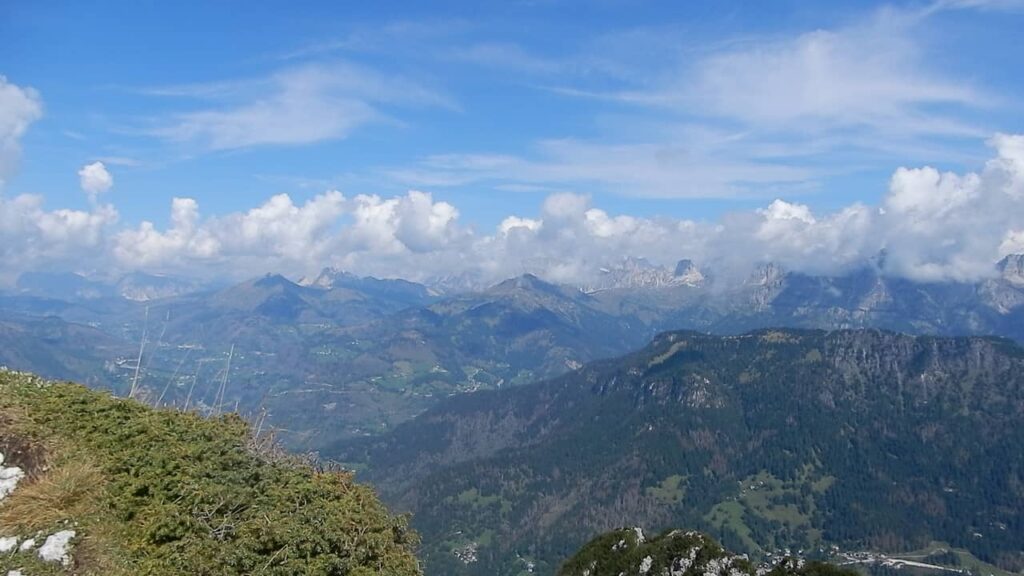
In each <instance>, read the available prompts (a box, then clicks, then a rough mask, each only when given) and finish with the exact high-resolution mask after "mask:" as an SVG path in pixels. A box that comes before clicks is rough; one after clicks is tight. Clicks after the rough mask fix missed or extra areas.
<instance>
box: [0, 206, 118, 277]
mask: <svg viewBox="0 0 1024 576" xmlns="http://www.w3.org/2000/svg"><path fill="white" fill-rule="evenodd" d="M117 219H118V214H117V210H115V209H114V207H113V206H110V205H105V206H94V207H93V209H92V210H91V211H88V212H87V211H81V210H66V209H59V210H52V211H48V210H46V209H44V208H43V198H42V197H41V196H37V195H30V194H23V195H20V196H15V197H13V198H11V199H6V198H4V197H3V196H2V195H0V260H2V261H3V262H4V265H3V266H2V267H0V283H10V282H12V281H14V280H15V279H16V277H17V275H18V274H19V273H20V272H22V271H25V270H31V269H38V268H51V267H58V268H60V267H64V268H73V269H80V268H81V267H83V266H88V265H90V264H92V265H105V264H106V263H107V261H108V258H107V254H106V248H107V246H106V231H107V229H108V228H109V227H111V226H113V225H114V224H115V223H116V222H117Z"/></svg>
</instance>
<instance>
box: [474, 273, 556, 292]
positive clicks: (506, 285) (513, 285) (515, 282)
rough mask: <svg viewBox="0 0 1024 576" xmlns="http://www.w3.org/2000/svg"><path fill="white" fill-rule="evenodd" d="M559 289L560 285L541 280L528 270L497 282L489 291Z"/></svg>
mask: <svg viewBox="0 0 1024 576" xmlns="http://www.w3.org/2000/svg"><path fill="white" fill-rule="evenodd" d="M552 289H554V290H557V289H558V286H556V285H554V284H552V283H550V282H547V281H545V280H541V279H540V278H538V277H537V276H535V275H533V274H530V273H529V272H527V273H526V274H522V275H520V276H515V277H513V278H509V279H508V280H504V281H502V282H499V283H498V284H495V285H494V286H492V287H491V289H490V290H489V291H508V290H544V291H550V290H552Z"/></svg>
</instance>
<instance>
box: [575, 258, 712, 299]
mask: <svg viewBox="0 0 1024 576" xmlns="http://www.w3.org/2000/svg"><path fill="white" fill-rule="evenodd" d="M599 272H600V274H599V276H598V278H597V279H596V280H595V281H594V282H593V283H591V284H590V285H587V286H584V290H585V291H587V292H596V291H599V290H611V289H637V288H666V287H672V286H700V285H701V284H703V283H704V280H705V277H704V274H703V273H702V272H701V270H700V269H699V268H697V266H696V265H695V264H694V263H693V261H692V260H689V259H683V260H680V261H679V262H678V263H677V264H676V266H675V269H674V270H670V269H668V268H666V267H665V266H660V265H656V264H653V263H651V262H650V261H649V260H647V259H646V258H634V257H627V258H624V259H623V260H622V261H621V262H619V263H617V264H615V265H613V266H609V267H604V268H601V269H600V270H599Z"/></svg>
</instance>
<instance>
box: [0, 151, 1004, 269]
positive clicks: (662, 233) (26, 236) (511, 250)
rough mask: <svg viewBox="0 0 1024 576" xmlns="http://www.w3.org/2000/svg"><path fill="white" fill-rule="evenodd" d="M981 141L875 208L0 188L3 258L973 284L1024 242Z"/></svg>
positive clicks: (35, 262) (901, 177)
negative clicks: (138, 210) (874, 268)
mask: <svg viewBox="0 0 1024 576" xmlns="http://www.w3.org/2000/svg"><path fill="white" fill-rule="evenodd" d="M989 143H990V145H991V146H992V147H993V149H994V156H993V158H992V159H991V160H989V161H988V162H987V163H985V165H984V167H983V169H981V170H979V171H977V172H967V173H961V174H956V173H948V172H947V173H943V172H939V171H938V170H935V169H934V168H930V167H922V168H899V169H897V170H896V171H895V172H894V173H893V175H892V178H891V180H890V184H889V189H888V191H887V193H886V194H885V195H884V196H883V198H882V200H881V202H880V203H879V204H878V205H877V206H868V205H864V204H853V205H850V206H847V207H845V208H842V209H840V210H838V211H835V212H831V213H815V212H814V210H812V209H811V208H810V207H809V206H807V205H805V204H800V203H795V202H788V201H785V200H775V201H773V202H771V203H768V204H767V205H766V206H765V207H764V208H761V209H757V210H750V211H743V212H734V213H730V214H727V215H725V216H724V217H722V218H721V219H720V220H719V221H715V222H709V221H696V220H688V219H677V218H667V217H653V218H652V217H640V216H634V215H630V214H612V213H609V212H608V211H606V210H604V209H601V208H599V207H596V206H594V205H593V203H592V201H591V199H590V198H589V197H588V196H584V195H579V194H571V193H558V194H552V195H550V196H548V197H547V199H546V200H545V201H544V203H543V205H542V206H540V208H539V211H538V213H537V214H536V215H532V216H531V215H523V214H519V215H510V216H508V217H506V218H504V219H503V220H502V221H501V223H500V224H499V225H498V226H497V227H496V228H495V229H494V230H493V231H491V232H478V231H476V230H474V229H473V228H472V227H468V226H465V225H462V224H461V223H460V221H459V218H460V216H459V211H458V209H457V208H456V207H455V206H453V205H452V204H449V203H447V202H443V201H439V200H437V199H435V198H434V197H433V196H432V195H431V194H429V193H426V192H420V191H410V192H408V193H406V194H405V195H402V196H398V197H393V198H382V197H380V196H375V195H358V196H355V197H351V198H349V197H345V196H344V195H342V194H341V193H340V192H337V191H329V192H325V193H323V194H320V195H318V196H315V197H313V198H310V199H308V200H306V201H305V202H302V203H297V202H296V201H294V200H293V199H292V198H291V197H290V196H288V195H286V194H280V195H277V196H274V197H272V198H270V199H268V200H267V201H266V202H264V203H262V204H261V205H259V206H256V207H254V208H252V209H250V210H246V211H242V212H236V213H231V214H226V215H220V216H204V215H202V214H201V212H200V207H199V205H198V203H197V202H196V201H195V200H193V199H190V198H176V199H175V200H174V201H173V203H172V206H171V214H170V224H169V226H168V227H167V228H166V229H165V230H160V229H158V228H157V227H156V226H155V225H154V224H152V223H150V222H143V223H142V224H141V225H139V226H137V227H134V228H128V229H122V230H120V231H119V232H116V233H112V232H111V227H112V225H113V223H114V222H115V221H116V218H117V213H116V211H115V210H114V209H113V207H111V206H102V207H94V208H93V210H92V211H90V212H81V211H71V210H56V211H46V210H43V208H42V200H41V199H40V198H39V197H36V196H19V197H15V198H14V199H12V200H2V198H0V201H3V205H0V241H2V242H3V248H2V249H0V257H3V258H5V261H6V262H8V263H9V267H7V269H8V270H12V271H16V270H19V269H25V268H28V267H32V266H39V265H41V264H40V263H43V264H42V265H46V266H57V265H63V266H80V265H81V264H82V262H83V261H86V262H94V263H95V264H96V265H97V266H100V265H102V264H104V263H105V264H106V266H107V267H110V268H117V269H145V270H149V271H165V272H177V273H184V274H198V275H206V276H215V277H232V278H236V279H237V278H244V277H249V276H253V275H257V274H261V273H264V272H268V271H279V272H283V273H286V274H290V275H293V276H299V275H305V274H310V273H313V272H316V271H317V270H318V269H319V268H320V267H322V266H327V265H333V266H338V267H342V268H346V269H349V270H352V271H354V272H357V273H362V274H372V275H378V276H388V277H395V276H398V277H406V278H410V279H414V280H415V279H419V280H422V279H426V278H429V277H433V276H451V275H459V274H467V275H469V276H473V277H477V278H481V279H483V280H485V281H487V280H499V279H501V278H504V277H507V276H510V275H514V274H520V273H522V272H525V271H529V272H534V273H537V274H540V275H542V276H544V277H547V278H549V279H551V280H555V281H563V282H581V283H585V282H587V281H589V280H590V279H592V278H594V277H595V275H597V274H598V270H599V269H600V268H601V267H604V266H608V265H610V264H614V263H615V262H617V261H620V260H621V259H623V258H625V257H629V256H632V257H645V258H647V259H648V260H650V261H652V262H655V263H660V264H664V265H669V266H671V265H672V264H673V263H674V262H675V261H676V260H678V259H681V258H691V259H693V260H695V261H696V262H697V263H698V265H701V266H704V267H707V268H712V269H714V270H715V275H716V276H717V277H720V278H723V277H724V278H729V277H732V278H742V277H743V276H744V275H746V274H748V273H749V272H750V271H751V269H752V268H753V267H754V266H755V265H757V264H760V263H764V262H769V261H771V262H776V263H779V264H781V265H782V266H783V267H785V268H787V269H791V270H797V271H803V272H807V273H814V274H831V273H840V272H843V271H846V270H849V269H851V268H854V267H859V266H864V265H866V264H868V263H871V262H880V263H881V266H882V269H883V271H884V272H885V273H887V274H890V275H893V276H899V277H905V278H911V279H914V280H918V281H928V282H931V281H974V280H978V279H981V278H985V277H987V276H990V275H991V274H993V273H994V264H995V262H997V261H998V260H999V259H1000V258H1001V257H1003V256H1005V255H1006V254H1008V253H1016V252H1020V251H1024V228H1022V225H1021V223H1022V222H1024V178H1022V174H1024V138H1022V137H1021V136H1012V135H997V136H995V137H993V138H992V139H991V140H990V141H989ZM882 254H884V258H880V256H881V255H882ZM90 259H91V260H90Z"/></svg>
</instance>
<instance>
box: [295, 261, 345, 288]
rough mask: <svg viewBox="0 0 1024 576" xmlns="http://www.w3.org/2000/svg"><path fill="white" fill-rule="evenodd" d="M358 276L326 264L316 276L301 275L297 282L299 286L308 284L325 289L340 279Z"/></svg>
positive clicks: (331, 286)
mask: <svg viewBox="0 0 1024 576" xmlns="http://www.w3.org/2000/svg"><path fill="white" fill-rule="evenodd" d="M358 278H359V276H356V275H355V274H353V273H351V272H348V271H346V270H343V269H341V268H335V267H333V266H326V267H324V269H323V270H321V271H320V274H318V275H316V276H303V277H302V278H300V279H299V281H298V282H297V284H298V285H299V286H309V287H311V288H323V289H325V290H330V289H331V288H333V287H334V285H335V284H337V283H339V282H340V281H344V280H349V279H358Z"/></svg>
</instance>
